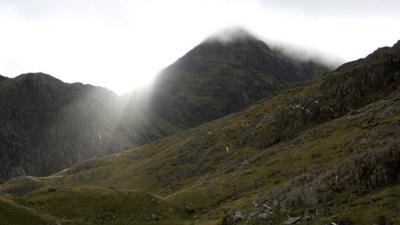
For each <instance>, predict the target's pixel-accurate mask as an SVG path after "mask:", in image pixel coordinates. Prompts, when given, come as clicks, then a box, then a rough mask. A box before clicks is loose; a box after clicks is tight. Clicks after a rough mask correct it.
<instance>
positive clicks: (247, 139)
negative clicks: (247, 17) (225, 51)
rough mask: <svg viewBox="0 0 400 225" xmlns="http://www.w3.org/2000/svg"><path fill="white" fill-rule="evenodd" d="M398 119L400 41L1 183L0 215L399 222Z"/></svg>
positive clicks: (256, 224) (220, 223)
mask: <svg viewBox="0 0 400 225" xmlns="http://www.w3.org/2000/svg"><path fill="white" fill-rule="evenodd" d="M399 125H400V42H398V43H397V44H396V45H394V46H393V47H391V48H389V47H385V48H380V49H378V50H377V51H375V52H374V53H372V54H371V55H369V56H368V57H366V58H364V59H360V60H357V61H354V62H350V63H346V64H344V65H343V66H341V67H339V68H338V69H336V70H334V71H332V72H329V73H327V74H325V75H324V76H318V77H315V78H313V79H311V80H309V81H306V82H302V83H300V84H297V85H295V86H292V87H290V88H289V89H286V90H283V91H280V92H279V93H276V94H275V95H274V96H270V97H267V98H264V99H262V100H261V101H259V102H257V104H254V105H252V106H250V107H248V108H246V109H244V110H242V111H240V112H238V113H235V114H232V115H229V116H226V117H224V118H220V119H217V120H215V121H211V122H209V123H206V124H203V125H200V126H198V127H196V128H193V129H189V130H187V131H184V132H181V133H179V134H176V135H173V136H170V137H167V138H163V139H161V140H159V141H156V142H153V143H150V144H146V145H144V146H141V147H138V148H134V149H131V150H128V151H125V152H122V153H121V154H116V155H109V156H107V157H104V158H100V159H95V160H90V161H86V162H83V163H81V164H78V165H75V166H73V167H71V168H68V169H66V170H64V171H61V172H59V173H57V174H54V175H52V176H49V177H20V178H16V179H13V180H10V181H8V182H7V183H5V184H3V185H1V186H0V193H2V194H3V195H2V196H0V207H1V209H5V210H0V216H1V218H2V221H6V222H5V223H6V224H12V225H28V224H29V225H31V224H33V222H36V223H35V224H82V225H91V224H100V223H101V224H121V225H128V224H141V225H142V224H160V225H161V224H201V225H242V224H243V225H244V224H252V225H265V224H267V225H274V224H309V225H321V224H326V225H333V224H338V225H339V224H340V225H355V224H363V225H364V224H377V225H388V224H390V225H393V224H399V223H400V214H399V204H400V195H399V193H400V176H399V174H400V126H399ZM6 210H7V211H6ZM4 211H5V212H6V213H3V214H1V213H2V212H4ZM7 212H11V213H7ZM15 218H20V219H19V220H18V221H17V222H15ZM26 218H32V219H26ZM7 222H8V223H7Z"/></svg>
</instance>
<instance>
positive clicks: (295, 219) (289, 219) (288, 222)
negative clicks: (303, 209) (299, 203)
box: [283, 216, 301, 225]
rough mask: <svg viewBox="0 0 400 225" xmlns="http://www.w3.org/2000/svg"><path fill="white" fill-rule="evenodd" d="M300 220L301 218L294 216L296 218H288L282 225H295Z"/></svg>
mask: <svg viewBox="0 0 400 225" xmlns="http://www.w3.org/2000/svg"><path fill="white" fill-rule="evenodd" d="M300 220H301V217H299V216H296V217H289V218H288V219H287V220H286V221H284V222H283V224H289V225H290V224H296V223H297V222H299V221H300Z"/></svg>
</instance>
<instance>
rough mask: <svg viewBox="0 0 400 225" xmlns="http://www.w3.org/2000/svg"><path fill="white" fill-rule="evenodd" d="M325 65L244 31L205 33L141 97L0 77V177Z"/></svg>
mask: <svg viewBox="0 0 400 225" xmlns="http://www.w3.org/2000/svg"><path fill="white" fill-rule="evenodd" d="M326 70H327V69H326V67H324V66H321V65H318V64H315V63H312V62H307V63H300V62H295V61H293V60H290V59H288V58H286V57H284V56H282V55H280V54H277V53H275V52H273V51H272V50H271V49H270V48H269V47H268V46H267V45H266V44H265V43H263V42H262V41H260V40H258V39H256V38H255V37H253V36H251V35H250V34H248V33H246V34H244V33H243V32H241V33H235V38H234V39H232V40H230V41H229V42H222V41H221V40H218V39H213V38H211V39H209V40H206V41H205V42H204V43H201V44H200V45H199V46H197V47H196V48H194V49H193V50H191V51H190V52H189V53H187V54H186V55H185V56H183V57H182V58H180V59H179V60H178V61H177V62H176V63H174V64H172V65H171V66H169V67H168V68H166V69H165V70H164V71H163V72H162V73H161V74H160V75H159V76H158V79H157V81H156V84H155V85H154V87H153V88H152V89H149V90H146V93H147V94H146V95H147V96H151V97H147V98H145V99H143V98H140V97H139V96H136V95H135V94H133V95H131V96H123V97H119V96H117V95H115V94H114V93H112V92H110V91H108V90H106V89H104V88H100V87H94V86H90V85H83V84H79V83H74V84H67V83H63V82H62V81H60V80H58V79H56V78H54V77H51V76H50V75H46V74H42V73H30V74H24V75H21V76H18V77H16V78H9V79H8V78H4V77H0V106H1V107H0V153H1V154H0V162H1V164H0V182H1V181H4V180H6V179H8V178H10V177H15V176H19V175H48V174H51V173H54V172H56V171H59V170H61V169H63V168H66V167H69V166H71V165H73V164H75V163H77V162H81V161H83V160H86V159H90V158H95V157H98V156H103V155H106V154H110V153H115V152H120V151H122V150H124V149H126V148H127V147H133V146H137V145H142V144H145V143H148V142H151V141H153V140H156V139H159V138H161V137H165V136H168V135H171V134H173V133H176V132H178V131H181V130H183V129H186V128H190V127H193V126H195V125H198V124H201V123H203V122H207V121H210V120H213V119H216V118H219V117H222V116H225V115H227V114H229V113H232V112H236V111H239V110H240V109H243V108H244V107H246V106H248V105H250V104H251V103H254V102H255V101H257V100H259V99H261V98H262V97H265V96H268V95H270V94H272V93H274V92H276V91H278V90H281V89H283V88H285V87H288V86H289V85H290V84H291V83H294V82H298V81H302V80H306V79H309V78H310V77H312V76H313V75H315V74H316V73H319V72H322V71H326Z"/></svg>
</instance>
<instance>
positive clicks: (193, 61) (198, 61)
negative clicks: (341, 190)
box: [152, 29, 328, 128]
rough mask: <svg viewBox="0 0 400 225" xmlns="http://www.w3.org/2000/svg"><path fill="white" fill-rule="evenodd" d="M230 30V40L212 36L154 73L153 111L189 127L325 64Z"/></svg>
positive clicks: (322, 69)
mask: <svg viewBox="0 0 400 225" xmlns="http://www.w3.org/2000/svg"><path fill="white" fill-rule="evenodd" d="M229 31H230V33H229V35H230V37H231V38H230V39H229V40H224V39H221V38H219V37H218V36H212V37H210V38H208V39H207V40H205V41H204V42H203V43H201V44H200V45H198V46H196V47H195V48H194V49H192V50H191V51H189V52H188V53H187V54H186V55H184V56H183V57H182V58H180V59H179V60H177V61H176V62H175V63H173V64H172V65H170V66H169V67H167V68H166V69H165V70H163V71H162V72H161V73H160V74H159V76H158V77H157V79H156V81H155V85H154V93H153V95H152V96H153V101H152V108H153V109H154V111H156V112H157V113H158V114H160V115H162V116H163V117H164V118H165V119H166V120H167V121H169V122H170V123H171V124H175V125H177V126H179V127H181V128H188V127H193V126H196V125H199V124H202V123H204V122H207V121H210V120H213V119H216V118H220V117H222V116H225V115H228V114H230V113H232V112H237V111H239V110H241V109H243V108H244V107H246V106H249V105H250V104H252V103H254V102H256V101H258V100H260V99H261V98H263V97H265V96H268V95H271V94H272V93H274V92H276V91H278V90H282V89H283V88H286V87H288V86H289V85H290V84H292V83H295V82H299V81H303V80H307V79H309V78H311V77H313V76H314V75H316V74H319V73H322V72H325V71H327V70H328V68H327V67H326V66H322V65H320V64H317V63H314V62H312V61H307V62H299V61H296V60H293V59H291V58H289V57H287V56H285V55H282V54H281V53H279V52H276V51H274V50H272V49H271V48H269V47H268V45H266V44H265V43H264V42H262V41H260V40H259V39H257V38H256V37H254V36H253V35H251V34H250V33H249V32H247V31H245V30H243V29H235V30H233V31H232V30H229Z"/></svg>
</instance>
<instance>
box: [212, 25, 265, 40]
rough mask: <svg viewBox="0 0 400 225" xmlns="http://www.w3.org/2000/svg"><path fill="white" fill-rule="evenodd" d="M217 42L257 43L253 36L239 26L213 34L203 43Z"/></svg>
mask: <svg viewBox="0 0 400 225" xmlns="http://www.w3.org/2000/svg"><path fill="white" fill-rule="evenodd" d="M215 41H219V42H222V43H231V42H237V41H259V38H257V37H256V35H255V34H253V33H251V32H250V31H248V30H246V29H245V28H243V27H240V26H234V27H229V28H226V29H223V30H221V31H219V32H217V33H214V34H213V35H211V36H210V37H209V38H207V39H206V40H205V42H215Z"/></svg>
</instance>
